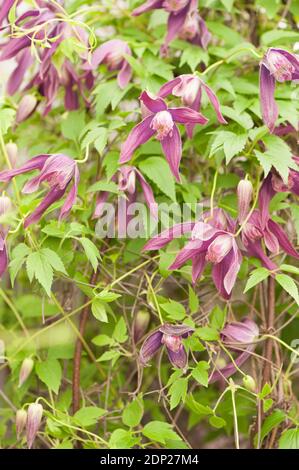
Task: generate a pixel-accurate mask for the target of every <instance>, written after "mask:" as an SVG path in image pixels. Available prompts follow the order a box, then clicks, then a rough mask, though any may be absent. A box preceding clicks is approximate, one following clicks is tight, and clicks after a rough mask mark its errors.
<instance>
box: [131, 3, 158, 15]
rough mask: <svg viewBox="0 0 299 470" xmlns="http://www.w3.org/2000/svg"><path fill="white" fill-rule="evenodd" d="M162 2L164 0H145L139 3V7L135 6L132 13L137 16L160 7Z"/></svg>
mask: <svg viewBox="0 0 299 470" xmlns="http://www.w3.org/2000/svg"><path fill="white" fill-rule="evenodd" d="M163 2H164V0H147V2H145V3H143V4H142V5H140V7H138V8H135V10H133V11H132V15H133V16H139V15H142V13H145V12H146V11H149V10H155V9H157V8H162V5H163Z"/></svg>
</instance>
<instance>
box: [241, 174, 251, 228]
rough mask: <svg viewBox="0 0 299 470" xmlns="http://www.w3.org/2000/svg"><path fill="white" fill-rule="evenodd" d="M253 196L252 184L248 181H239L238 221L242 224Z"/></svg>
mask: <svg viewBox="0 0 299 470" xmlns="http://www.w3.org/2000/svg"><path fill="white" fill-rule="evenodd" d="M252 195H253V187H252V183H251V181H249V180H246V179H245V180H241V181H239V183H238V186H237V199H238V220H239V222H240V223H242V222H243V221H244V220H245V219H246V217H247V215H248V213H249V210H250V203H251V199H252Z"/></svg>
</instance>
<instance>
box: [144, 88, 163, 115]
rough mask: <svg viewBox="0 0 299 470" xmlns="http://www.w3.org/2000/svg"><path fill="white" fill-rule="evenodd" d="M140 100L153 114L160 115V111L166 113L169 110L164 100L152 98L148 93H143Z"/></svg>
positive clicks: (157, 97)
mask: <svg viewBox="0 0 299 470" xmlns="http://www.w3.org/2000/svg"><path fill="white" fill-rule="evenodd" d="M139 99H140V101H142V103H143V104H144V105H145V106H146V108H147V109H149V110H150V111H151V112H152V113H158V112H159V111H165V110H166V109H167V106H166V103H165V101H164V100H163V99H162V98H160V97H159V96H151V95H150V94H149V93H147V91H143V92H142V93H141V95H140V97H139Z"/></svg>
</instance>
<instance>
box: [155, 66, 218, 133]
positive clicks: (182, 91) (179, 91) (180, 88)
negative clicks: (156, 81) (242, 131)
mask: <svg viewBox="0 0 299 470" xmlns="http://www.w3.org/2000/svg"><path fill="white" fill-rule="evenodd" d="M202 91H204V92H205V93H206V95H207V97H208V99H209V101H210V103H211V105H212V106H213V108H214V110H215V112H216V115H217V119H218V122H219V123H220V124H227V122H226V120H225V119H224V117H223V116H222V113H221V109H220V103H219V100H218V98H217V96H216V95H215V93H214V92H213V90H212V89H211V88H210V87H209V86H208V85H206V83H205V82H204V81H203V80H201V79H200V78H199V77H198V76H197V75H192V74H184V75H179V76H178V77H176V78H174V79H173V80H170V81H169V82H167V83H165V84H164V85H162V87H161V88H160V90H159V92H158V96H160V97H161V98H165V97H166V96H168V95H170V94H171V95H173V96H177V97H179V98H181V100H182V104H183V105H184V106H188V107H189V108H191V109H194V110H195V111H200V109H201V101H202ZM186 129H187V133H188V136H189V137H190V138H192V134H193V129H194V124H187V125H186Z"/></svg>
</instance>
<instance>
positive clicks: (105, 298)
mask: <svg viewBox="0 0 299 470" xmlns="http://www.w3.org/2000/svg"><path fill="white" fill-rule="evenodd" d="M119 297H121V295H120V294H117V293H116V292H111V291H109V290H108V289H104V290H102V291H101V292H100V293H99V294H97V298H98V299H100V300H102V302H107V303H109V302H113V301H114V300H116V299H119Z"/></svg>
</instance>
